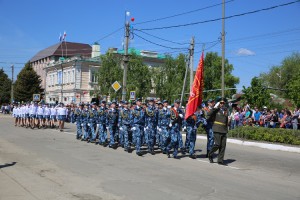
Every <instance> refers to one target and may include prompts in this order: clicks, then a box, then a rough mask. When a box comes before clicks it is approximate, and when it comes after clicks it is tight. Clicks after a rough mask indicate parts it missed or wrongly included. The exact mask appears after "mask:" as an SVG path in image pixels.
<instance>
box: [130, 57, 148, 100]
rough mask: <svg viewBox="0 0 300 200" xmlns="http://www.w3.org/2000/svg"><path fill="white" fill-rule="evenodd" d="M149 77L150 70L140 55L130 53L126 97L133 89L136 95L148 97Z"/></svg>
mask: <svg viewBox="0 0 300 200" xmlns="http://www.w3.org/2000/svg"><path fill="white" fill-rule="evenodd" d="M151 79H152V74H151V71H150V69H149V67H148V66H146V65H145V64H144V63H143V59H142V57H140V56H137V55H136V54H133V55H131V56H130V59H129V63H128V76H127V98H129V92H130V91H135V92H136V96H137V97H144V98H145V97H148V95H149V93H150V90H151V89H152V84H151Z"/></svg>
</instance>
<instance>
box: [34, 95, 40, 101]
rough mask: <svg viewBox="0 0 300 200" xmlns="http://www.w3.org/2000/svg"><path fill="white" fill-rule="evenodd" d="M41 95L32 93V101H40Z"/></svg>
mask: <svg viewBox="0 0 300 200" xmlns="http://www.w3.org/2000/svg"><path fill="white" fill-rule="evenodd" d="M40 100H41V95H40V94H33V101H40Z"/></svg>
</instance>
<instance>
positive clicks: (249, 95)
mask: <svg viewBox="0 0 300 200" xmlns="http://www.w3.org/2000/svg"><path fill="white" fill-rule="evenodd" d="M243 93H244V95H243V96H242V99H243V101H244V102H246V103H248V104H250V105H251V106H252V107H253V106H257V107H259V108H262V107H263V106H269V105H270V98H271V97H270V93H269V91H268V90H267V88H266V87H265V86H263V81H262V79H260V78H258V77H254V78H252V80H251V86H250V87H248V88H246V87H245V86H243Z"/></svg>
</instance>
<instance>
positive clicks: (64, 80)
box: [63, 72, 67, 84]
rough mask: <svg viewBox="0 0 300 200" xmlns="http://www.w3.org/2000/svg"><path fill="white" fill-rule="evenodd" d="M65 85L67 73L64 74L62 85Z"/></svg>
mask: <svg viewBox="0 0 300 200" xmlns="http://www.w3.org/2000/svg"><path fill="white" fill-rule="evenodd" d="M65 83H67V72H64V78H63V84H65Z"/></svg>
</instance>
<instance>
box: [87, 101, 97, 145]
mask: <svg viewBox="0 0 300 200" xmlns="http://www.w3.org/2000/svg"><path fill="white" fill-rule="evenodd" d="M97 118H98V116H97V105H96V103H95V102H93V103H92V108H91V109H89V123H88V126H89V140H88V142H96V136H97V133H96V130H95V129H96V124H97Z"/></svg>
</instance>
